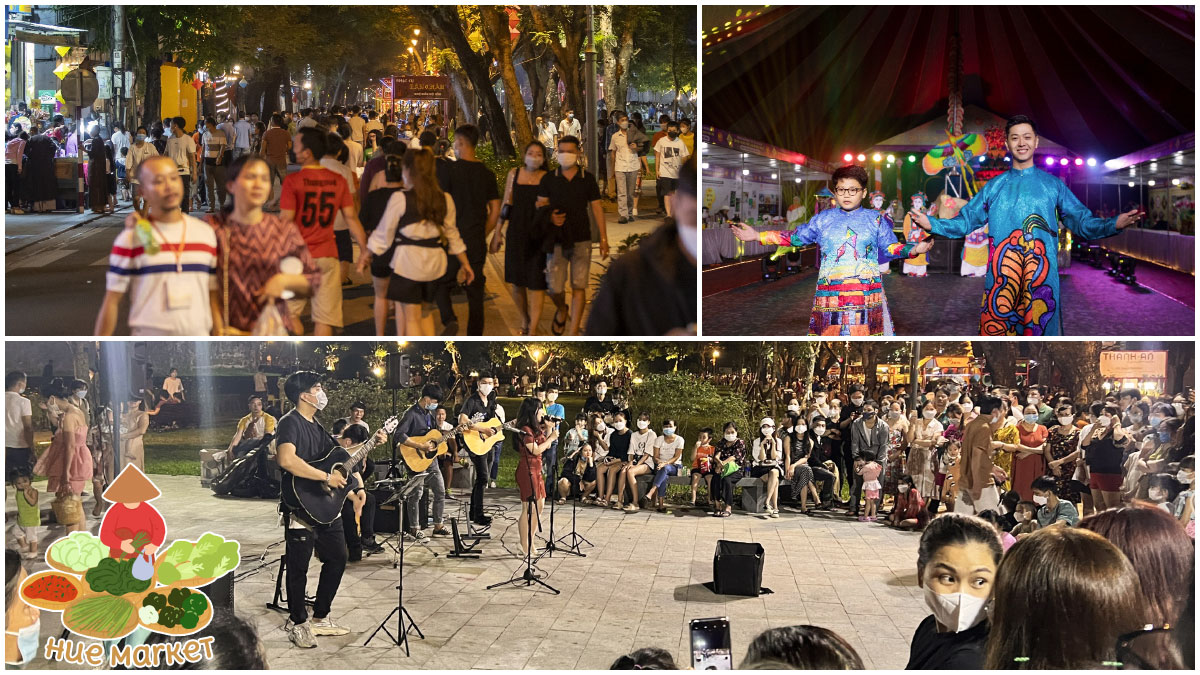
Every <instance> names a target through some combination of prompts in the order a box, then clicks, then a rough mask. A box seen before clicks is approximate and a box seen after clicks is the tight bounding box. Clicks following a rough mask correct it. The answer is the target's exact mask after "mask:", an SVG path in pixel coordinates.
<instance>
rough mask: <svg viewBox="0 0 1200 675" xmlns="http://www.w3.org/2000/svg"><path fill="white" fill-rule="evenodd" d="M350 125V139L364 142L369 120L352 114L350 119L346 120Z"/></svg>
mask: <svg viewBox="0 0 1200 675" xmlns="http://www.w3.org/2000/svg"><path fill="white" fill-rule="evenodd" d="M346 123H347V124H349V125H350V140H353V141H358V142H359V143H362V142H363V129H365V128H366V126H367V121H366V120H364V119H363V118H361V117H359V116H358V115H351V116H350V119H348V120H346Z"/></svg>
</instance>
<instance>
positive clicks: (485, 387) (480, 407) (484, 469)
mask: <svg viewBox="0 0 1200 675" xmlns="http://www.w3.org/2000/svg"><path fill="white" fill-rule="evenodd" d="M475 387H476V391H477V392H478V394H477V395H474V394H473V395H472V396H471V398H468V399H467V400H466V401H464V402H463V404H462V407H461V408H459V409H458V423H459V425H463V424H467V423H468V422H472V421H473V420H472V419H471V418H473V417H475V416H476V415H481V419H480V420H479V422H481V423H482V422H488V421H491V420H493V419H498V418H497V413H496V392H495V389H496V378H494V377H492V376H491V374H489V373H483V374H482V375H480V376H479V379H478V380H476V384H475ZM470 432H471V433H475V432H478V433H479V434H480V435H481V436H483V437H484V438H490V437H491V436H492V434H495V433H499V429H493V428H490V427H485V426H480V425H479V424H474V425H472V426H471V429H470ZM501 442H503V441H501ZM463 447H466V446H465V445H464V446H463ZM469 454H470V455H471V464H473V465H474V466H475V482H474V483H472V484H471V509H470V514H469V515H470V517H471V522H472V523H475V524H476V525H482V526H487V525H491V524H492V517H491V516H489V515H487V514H485V513H484V512H483V489H484V488H485V487H487V483H488V476H490V475H491V463H490V461H489V459H490V456H491V453H490V452H489V453H484V454H482V455H476V454H475V453H469Z"/></svg>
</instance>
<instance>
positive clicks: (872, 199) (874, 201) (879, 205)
mask: <svg viewBox="0 0 1200 675" xmlns="http://www.w3.org/2000/svg"><path fill="white" fill-rule="evenodd" d="M886 199H887V197H885V196H884V194H883V193H882V192H880V191H879V190H876V191H874V192H872V193H871V194H870V195H868V197H867V202H868V203H869V204H870V205H871V208H873V209H875V210H876V211H879V212H880V213H884V210H883V203H884V201H885V200H886ZM893 222H895V221H893ZM789 224H790V223H789ZM891 262H892V257H891V256H889V255H888V254H887V252H886V251H880V252H879V273H880V274H891V273H892V266H891Z"/></svg>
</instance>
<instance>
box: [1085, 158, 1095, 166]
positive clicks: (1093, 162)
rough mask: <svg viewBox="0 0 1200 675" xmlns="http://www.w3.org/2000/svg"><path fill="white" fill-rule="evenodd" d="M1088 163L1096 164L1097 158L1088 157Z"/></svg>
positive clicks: (1089, 164) (1090, 164)
mask: <svg viewBox="0 0 1200 675" xmlns="http://www.w3.org/2000/svg"><path fill="white" fill-rule="evenodd" d="M1087 165H1088V166H1096V158H1095V157H1088V161H1087Z"/></svg>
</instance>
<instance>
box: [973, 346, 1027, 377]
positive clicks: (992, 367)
mask: <svg viewBox="0 0 1200 675" xmlns="http://www.w3.org/2000/svg"><path fill="white" fill-rule="evenodd" d="M971 346H972V347H973V348H974V349H975V350H977V351H978V352H979V353H981V354H983V356H984V358H985V359H987V370H988V372H989V373H991V375H992V385H993V386H1000V387H1015V386H1016V384H1017V375H1016V371H1017V344H1016V343H1015V342H991V341H988V342H985V341H983V340H978V341H974V342H972V343H971Z"/></svg>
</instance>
